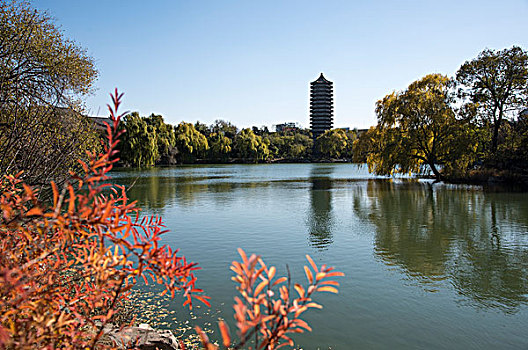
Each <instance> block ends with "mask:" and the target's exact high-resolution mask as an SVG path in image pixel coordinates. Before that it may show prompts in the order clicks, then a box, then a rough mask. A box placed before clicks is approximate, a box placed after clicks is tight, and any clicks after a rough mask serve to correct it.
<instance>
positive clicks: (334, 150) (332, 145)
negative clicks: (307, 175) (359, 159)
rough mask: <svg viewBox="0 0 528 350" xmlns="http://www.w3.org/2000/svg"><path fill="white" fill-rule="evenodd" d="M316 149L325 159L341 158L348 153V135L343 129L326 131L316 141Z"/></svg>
mask: <svg viewBox="0 0 528 350" xmlns="http://www.w3.org/2000/svg"><path fill="white" fill-rule="evenodd" d="M315 147H316V150H317V152H318V153H319V154H320V155H322V156H323V157H329V158H341V157H342V156H345V155H346V153H347V149H348V137H347V134H346V132H345V131H344V130H342V129H332V130H326V131H325V132H324V134H322V135H320V136H319V137H318V138H317V139H316V140H315Z"/></svg>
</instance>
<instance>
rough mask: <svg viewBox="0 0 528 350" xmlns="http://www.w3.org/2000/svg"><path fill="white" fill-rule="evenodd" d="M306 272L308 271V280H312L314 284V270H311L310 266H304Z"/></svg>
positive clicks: (311, 282)
mask: <svg viewBox="0 0 528 350" xmlns="http://www.w3.org/2000/svg"><path fill="white" fill-rule="evenodd" d="M304 272H306V277H307V278H308V282H310V284H313V274H312V271H310V269H309V268H308V266H305V267H304Z"/></svg>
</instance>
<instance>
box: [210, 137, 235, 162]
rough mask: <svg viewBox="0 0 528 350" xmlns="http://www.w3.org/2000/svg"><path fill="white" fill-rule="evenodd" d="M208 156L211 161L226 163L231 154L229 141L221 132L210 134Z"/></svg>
mask: <svg viewBox="0 0 528 350" xmlns="http://www.w3.org/2000/svg"><path fill="white" fill-rule="evenodd" d="M208 142H209V145H210V148H209V154H210V157H211V159H213V160H219V161H222V162H225V161H227V159H228V157H229V154H230V153H231V149H232V147H231V144H232V142H231V140H230V139H229V138H228V137H226V136H224V133H223V132H219V133H215V132H213V133H211V134H210V135H209V141H208Z"/></svg>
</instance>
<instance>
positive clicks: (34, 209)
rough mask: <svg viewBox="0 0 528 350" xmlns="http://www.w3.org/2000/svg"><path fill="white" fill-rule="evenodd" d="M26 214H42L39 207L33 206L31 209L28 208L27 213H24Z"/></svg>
mask: <svg viewBox="0 0 528 350" xmlns="http://www.w3.org/2000/svg"><path fill="white" fill-rule="evenodd" d="M26 215H27V216H32V215H42V209H40V208H39V207H34V208H32V209H30V210H29V211H28V212H27V213H26Z"/></svg>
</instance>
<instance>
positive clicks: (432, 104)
mask: <svg viewBox="0 0 528 350" xmlns="http://www.w3.org/2000/svg"><path fill="white" fill-rule="evenodd" d="M453 84H454V82H453V81H452V80H451V79H449V78H448V77H446V76H443V75H441V74H430V75H427V76H425V77H424V78H422V79H420V80H418V81H416V82H414V83H412V84H411V85H409V87H408V88H407V89H406V90H405V91H402V92H393V93H391V94H389V95H387V96H385V97H384V98H383V99H382V100H380V101H378V102H377V103H376V114H377V117H378V125H377V126H376V129H375V130H370V131H369V132H368V137H369V138H372V140H369V142H370V144H371V149H370V150H369V152H368V156H367V163H368V165H369V169H370V170H371V171H373V172H375V173H377V174H383V175H388V174H394V173H411V172H412V173H423V172H425V171H427V169H430V170H431V171H432V172H433V173H434V175H435V177H436V178H437V179H438V180H440V179H442V178H443V175H442V174H441V173H440V170H439V167H438V165H443V166H444V168H447V169H449V170H450V171H454V170H458V169H461V168H467V166H468V164H469V163H470V162H471V160H472V158H471V157H469V156H467V155H468V154H471V153H472V150H474V148H475V144H474V142H473V138H472V137H471V134H470V133H469V131H468V130H467V129H466V128H465V127H464V125H463V122H462V121H460V120H457V118H456V117H455V111H454V110H453V108H452V102H453V97H454V96H453V93H452V91H453V89H452V87H453Z"/></svg>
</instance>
